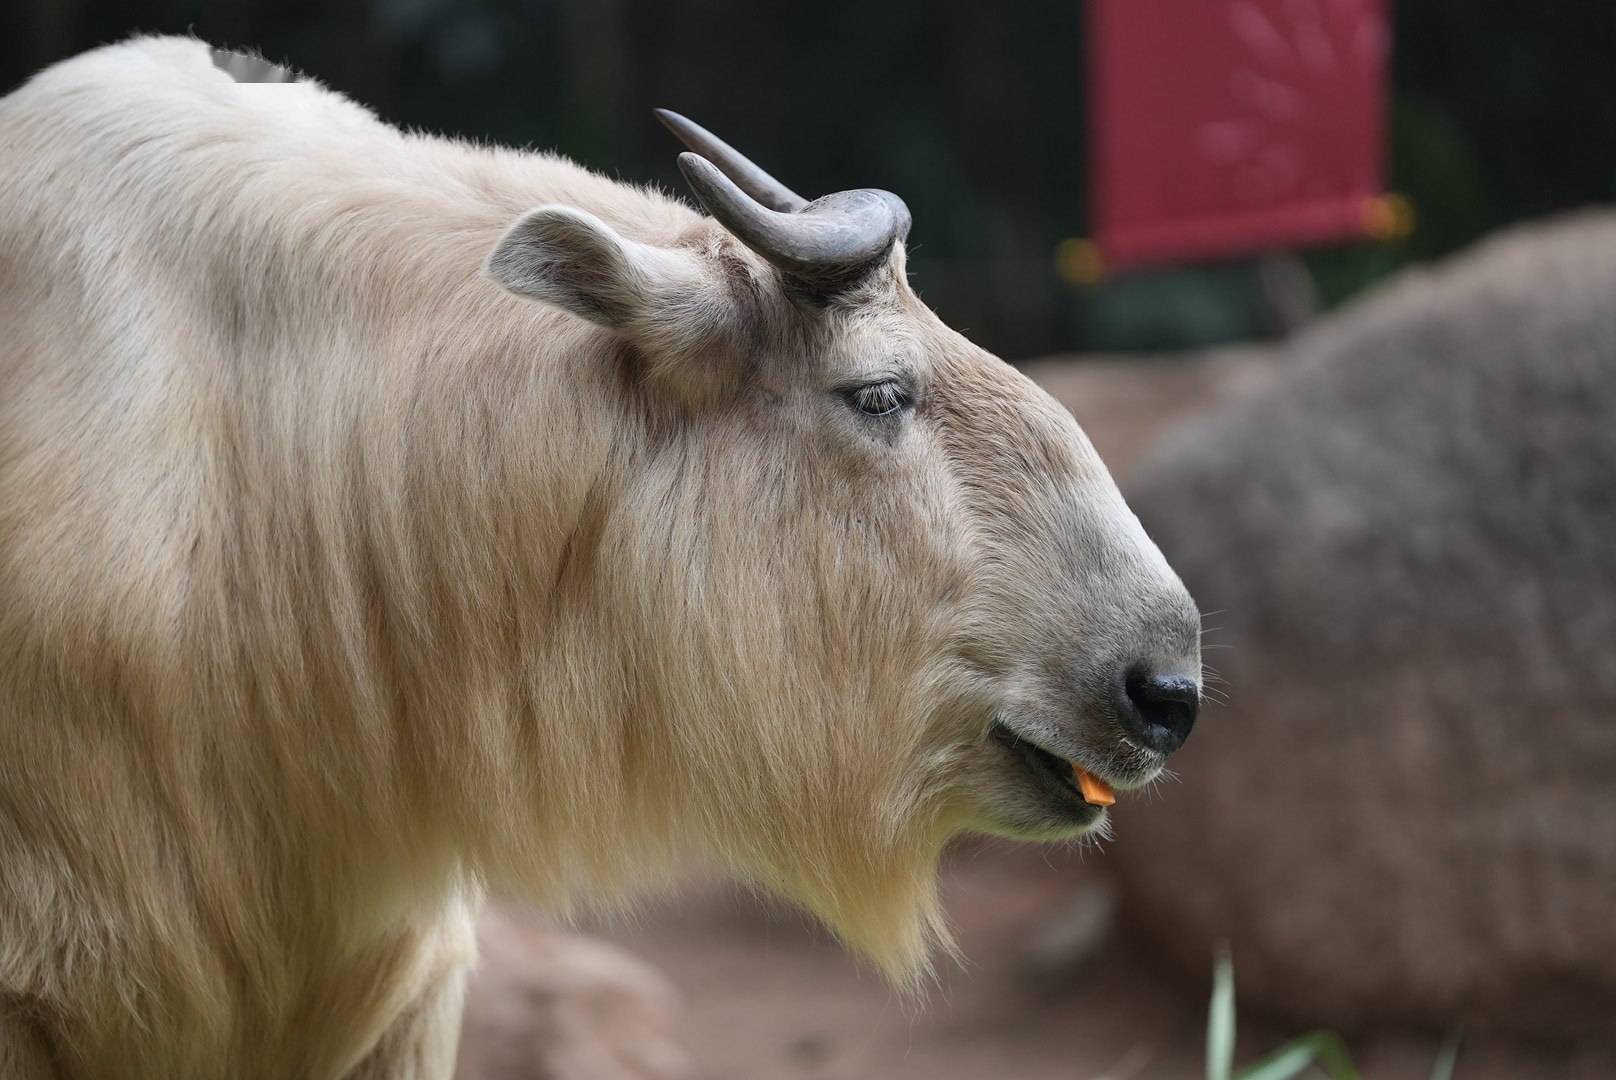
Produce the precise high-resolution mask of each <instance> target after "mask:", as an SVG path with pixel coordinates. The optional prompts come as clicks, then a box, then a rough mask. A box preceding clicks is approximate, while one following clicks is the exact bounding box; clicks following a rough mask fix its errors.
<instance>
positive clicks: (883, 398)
mask: <svg viewBox="0 0 1616 1080" xmlns="http://www.w3.org/2000/svg"><path fill="white" fill-rule="evenodd" d="M847 401H848V404H850V405H852V406H853V408H855V409H857V410H858V411H859V412H861V413H863V414H864V415H865V416H871V417H882V416H891V415H893V414H894V413H898V412H901V411H903V410H904V409H907V408H909V406H910V405H913V404H914V401H913V399H911V397H910V395H909V391H908V390H907V389H905V388H904V386H903V384H901V383H898V382H894V381H892V380H890V379H888V380H886V381H884V382H874V383H867V384H865V385H864V386H859V387H855V388H854V389H852V390H850V391H848V394H847Z"/></svg>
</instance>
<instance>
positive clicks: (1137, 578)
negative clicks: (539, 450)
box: [489, 114, 1200, 971]
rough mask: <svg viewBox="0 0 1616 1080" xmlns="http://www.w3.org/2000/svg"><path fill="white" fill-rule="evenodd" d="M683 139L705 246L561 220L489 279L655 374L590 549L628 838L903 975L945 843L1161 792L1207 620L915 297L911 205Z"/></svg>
mask: <svg viewBox="0 0 1616 1080" xmlns="http://www.w3.org/2000/svg"><path fill="white" fill-rule="evenodd" d="M664 119H665V121H666V122H667V123H668V124H669V126H670V127H672V128H673V130H674V131H675V132H676V133H677V134H678V135H679V136H680V137H681V138H682V139H683V140H684V141H685V142H686V143H687V145H689V146H691V147H692V148H693V149H694V150H696V151H699V153H686V154H684V155H682V156H681V159H680V164H681V167H682V168H683V170H684V172H685V175H686V177H687V178H688V180H689V182H690V184H691V186H692V188H693V189H694V191H695V193H696V197H697V198H698V199H699V200H700V202H701V204H702V205H703V206H704V207H705V208H706V209H707V211H708V212H709V213H710V214H711V215H712V219H713V220H706V219H703V220H696V219H692V220H691V222H690V223H689V226H688V228H687V229H686V231H685V233H684V234H683V235H681V236H679V237H677V238H675V239H673V240H671V241H670V242H667V243H663V244H659V245H655V246H653V245H652V244H649V243H646V242H643V241H642V240H638V239H633V238H630V237H628V236H625V235H622V234H621V233H620V232H618V231H616V230H613V229H612V228H611V227H609V226H608V225H606V224H605V223H604V222H602V221H601V220H599V219H597V218H595V217H593V216H591V215H589V214H586V213H583V212H581V211H579V210H576V209H570V208H564V207H541V208H539V209H536V210H534V211H531V212H530V213H529V214H527V215H526V216H525V217H523V218H522V219H521V220H520V221H518V222H517V223H516V224H515V225H514V226H512V228H511V229H510V230H509V232H508V233H507V234H506V235H505V237H504V238H503V239H502V240H501V242H500V243H499V245H498V247H497V248H496V250H495V251H494V253H493V255H492V256H491V258H490V259H489V270H490V273H491V274H492V275H493V276H494V277H495V278H496V279H498V280H499V281H500V282H501V283H502V284H504V285H505V286H506V287H507V288H509V289H511V290H512V291H514V292H517V293H520V294H523V295H526V296H530V297H533V298H536V299H539V300H543V301H547V302H549V303H552V304H557V305H560V306H561V307H563V308H566V309H567V310H569V311H571V312H572V313H573V314H575V315H577V316H579V317H581V318H583V319H586V320H589V321H591V322H593V323H595V324H597V325H598V326H600V327H601V328H602V330H603V340H609V341H611V342H613V343H615V348H616V349H617V351H618V357H619V360H620V362H621V363H622V364H623V365H624V369H625V370H626V371H628V372H629V373H630V374H631V376H632V378H629V379H625V380H623V381H622V383H621V392H622V394H623V405H622V416H623V423H624V424H625V425H626V427H625V431H626V434H625V436H624V450H623V453H622V456H621V461H620V467H619V468H618V469H617V472H616V474H615V475H614V476H613V477H612V478H610V479H609V480H605V481H602V485H601V491H602V493H603V494H602V495H601V496H600V499H599V502H598V505H597V506H595V507H594V519H593V520H592V522H591V523H590V525H589V527H588V528H587V529H586V530H584V531H585V533H586V534H587V535H586V537H585V540H584V544H585V546H586V548H587V554H586V555H584V556H579V555H577V554H576V553H575V555H574V558H579V557H582V558H586V560H587V561H588V564H589V572H588V574H587V581H588V584H587V586H586V592H587V603H588V604H590V605H593V606H594V607H595V608H596V609H598V612H597V615H596V616H593V617H598V618H601V619H604V620H606V622H607V624H608V626H609V630H608V631H607V632H606V636H607V637H609V638H611V639H612V640H614V641H616V642H618V643H619V669H618V670H614V671H613V672H612V676H611V677H612V678H613V679H614V680H615V682H614V686H613V689H612V692H613V693H616V694H619V695H621V696H622V698H623V700H624V703H625V708H626V711H627V712H628V713H629V714H631V717H630V720H629V730H628V731H627V733H626V735H625V747H626V749H625V751H624V755H623V757H624V760H622V761H620V762H616V763H613V766H612V767H613V768H616V769H621V770H622V772H623V774H624V776H625V778H626V788H627V789H628V790H629V791H631V792H632V793H633V794H632V798H633V799H635V800H637V803H638V808H637V813H640V814H641V815H644V816H647V817H650V818H652V819H654V820H655V821H657V822H666V823H667V827H668V829H669V830H670V831H675V830H693V831H694V832H696V833H698V834H699V835H700V836H701V838H702V839H703V840H704V841H705V843H706V845H707V846H708V848H709V850H712V851H715V852H717V853H718V854H719V855H720V856H721V857H723V858H725V859H727V860H729V861H730V862H731V863H732V864H733V865H735V866H736V867H738V868H739V869H741V870H742V871H743V872H745V873H746V874H748V875H750V876H751V877H752V878H753V879H754V880H760V881H762V882H763V883H765V884H767V885H769V886H771V887H774V888H776V889H778V890H780V891H782V892H784V893H786V894H788V895H789V896H791V897H793V898H795V899H797V900H799V901H802V902H804V903H806V904H807V905H808V906H809V907H811V908H812V909H814V910H815V911H816V912H818V913H819V914H820V915H822V916H823V917H824V918H826V919H827V921H829V922H830V923H831V925H832V926H833V927H834V928H835V929H836V930H838V931H839V932H840V933H841V934H842V935H843V936H844V937H846V938H848V939H849V940H850V941H851V942H852V943H854V944H855V945H857V946H859V947H861V948H862V949H864V950H865V951H866V952H868V953H870V954H871V955H873V956H874V957H875V958H876V959H877V961H879V962H880V963H882V964H883V965H884V966H886V967H888V968H889V969H891V970H897V971H902V970H907V969H911V968H912V967H913V965H914V963H915V961H916V960H917V959H918V958H919V957H920V956H921V955H923V952H924V946H925V943H926V940H927V938H928V937H929V936H932V935H933V934H934V933H936V932H937V931H938V929H939V927H938V921H937V915H936V904H935V900H934V896H933V889H934V884H933V882H934V877H935V866H936V859H937V856H938V854H939V851H940V849H941V847H942V845H943V844H944V843H945V842H946V840H947V839H948V838H949V837H951V836H953V835H956V834H958V833H961V832H979V833H991V834H995V835H1000V836H1010V837H1022V838H1030V839H1039V840H1051V839H1065V838H1073V837H1078V836H1081V835H1083V834H1084V833H1087V832H1091V831H1093V830H1096V829H1099V828H1102V827H1103V823H1104V822H1105V819H1106V810H1105V809H1104V807H1103V806H1102V805H1097V804H1096V803H1097V802H1103V801H1104V799H1103V795H1096V796H1093V797H1094V798H1095V800H1096V801H1095V802H1090V801H1087V800H1085V797H1084V795H1083V793H1082V792H1081V791H1080V789H1079V786H1078V783H1077V776H1076V774H1075V772H1074V765H1075V766H1077V767H1079V768H1080V769H1082V770H1084V771H1086V772H1087V773H1089V774H1090V775H1091V776H1093V777H1096V778H1099V779H1100V780H1102V781H1104V782H1105V783H1106V784H1109V785H1111V786H1113V787H1115V788H1118V789H1122V790H1127V789H1130V788H1135V787H1138V786H1140V785H1142V784H1145V783H1147V782H1148V781H1150V780H1151V779H1152V778H1154V777H1155V776H1156V775H1157V774H1158V773H1159V772H1160V771H1161V769H1162V766H1163V762H1164V761H1165V758H1166V755H1167V754H1168V753H1170V752H1171V751H1172V750H1174V749H1175V748H1176V747H1177V746H1178V745H1179V744H1180V743H1181V742H1182V741H1183V739H1184V737H1185V736H1186V735H1187V734H1188V732H1189V729H1190V725H1191V724H1192V722H1193V721H1194V718H1195V712H1196V706H1197V703H1198V699H1199V692H1200V662H1199V617H1198V615H1197V612H1196V609H1195V606H1194V604H1193V603H1192V602H1191V600H1190V598H1189V596H1188V594H1187V593H1186V592H1185V590H1184V588H1183V586H1182V585H1181V584H1180V583H1179V581H1178V578H1177V577H1176V576H1175V575H1174V574H1173V572H1172V570H1170V569H1169V568H1168V566H1167V564H1166V563H1165V562H1164V560H1163V558H1162V556H1161V554H1160V553H1159V552H1158V550H1157V549H1156V547H1155V545H1154V544H1153V543H1152V542H1151V541H1150V539H1149V538H1148V537H1147V536H1146V535H1145V533H1144V532H1143V530H1142V529H1141V528H1140V526H1139V523H1138V521H1137V520H1136V519H1135V518H1134V515H1133V514H1132V513H1131V512H1130V511H1129V510H1128V508H1127V506H1126V505H1125V504H1124V503H1123V500H1122V498H1121V496H1120V495H1119V494H1118V492H1117V489H1116V487H1115V485H1114V484H1113V483H1112V480H1111V478H1110V476H1109V474H1108V473H1107V472H1106V469H1105V466H1104V465H1103V464H1102V463H1101V462H1100V459H1099V457H1098V456H1097V455H1096V454H1095V452H1094V449H1093V447H1092V446H1091V445H1090V444H1089V441H1088V440H1087V438H1085V436H1084V435H1083V432H1082V431H1081V430H1080V429H1079V428H1078V426H1077V424H1076V422H1075V421H1074V420H1073V419H1072V417H1071V416H1070V415H1069V414H1068V413H1067V412H1066V411H1065V410H1064V409H1063V408H1061V407H1060V406H1059V405H1058V404H1057V403H1056V402H1054V401H1053V400H1051V399H1050V398H1049V397H1048V396H1047V395H1046V394H1045V393H1043V392H1042V391H1041V390H1040V389H1039V388H1038V387H1036V386H1035V385H1033V383H1032V382H1030V381H1029V380H1028V379H1026V378H1025V377H1024V376H1022V375H1020V374H1019V373H1018V372H1016V371H1015V370H1014V369H1012V368H1010V367H1009V366H1008V365H1006V364H1005V363H1003V362H1002V361H1000V360H998V359H997V358H995V357H993V356H991V355H989V354H988V353H986V352H984V351H983V350H981V349H979V348H977V347H976V346H974V345H972V344H971V343H970V342H969V341H967V340H965V339H964V338H963V337H961V336H960V335H959V334H957V333H955V332H954V331H952V330H950V329H949V328H948V327H946V326H944V325H943V324H942V323H941V322H940V321H939V320H938V319H937V318H936V317H935V316H934V315H933V314H932V312H931V311H930V310H928V309H927V308H926V307H925V305H923V304H922V303H921V302H920V300H919V299H918V298H917V297H916V295H915V294H914V292H913V291H911V289H910V288H909V285H908V283H907V281H906V279H905V273H904V248H903V240H904V237H905V235H906V233H907V231H908V226H909V215H908V211H907V210H906V209H905V207H904V205H903V203H902V202H901V201H900V200H899V199H898V198H897V197H896V196H894V195H892V194H890V193H888V192H883V191H872V190H860V191H850V192H842V193H839V194H835V195H830V196H826V197H825V198H822V199H818V200H815V201H813V202H808V201H806V200H804V199H802V198H801V197H799V196H797V195H795V194H793V193H791V192H790V191H789V190H787V189H786V188H784V187H783V186H782V185H780V184H779V183H778V182H777V181H775V180H773V179H772V178H770V177H769V176H767V175H766V174H765V173H763V172H762V171H761V170H759V169H758V168H757V167H756V166H755V165H753V164H752V163H751V162H749V161H747V160H746V159H745V158H743V157H741V156H740V155H739V154H737V153H736V152H735V151H734V150H732V149H731V148H729V147H728V146H726V145H725V144H723V143H722V142H720V141H718V140H717V139H716V138H714V137H713V136H712V135H711V134H709V133H708V132H706V131H704V130H702V129H701V128H698V127H696V126H695V125H694V124H691V123H690V122H689V121H687V120H684V119H683V118H681V117H677V116H673V115H671V114H668V115H665V116H664ZM1101 790H1102V791H1103V788H1102V789H1101ZM669 839H670V840H671V839H672V838H671V837H670V838H669Z"/></svg>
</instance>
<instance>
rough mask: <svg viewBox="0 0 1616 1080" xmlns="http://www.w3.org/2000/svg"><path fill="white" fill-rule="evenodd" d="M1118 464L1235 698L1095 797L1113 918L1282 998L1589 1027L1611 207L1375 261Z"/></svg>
mask: <svg viewBox="0 0 1616 1080" xmlns="http://www.w3.org/2000/svg"><path fill="white" fill-rule="evenodd" d="M1133 480H1134V482H1133V483H1132V485H1131V490H1130V493H1129V495H1130V501H1131V502H1132V503H1133V505H1134V506H1135V507H1136V509H1137V510H1138V511H1139V513H1140V515H1141V517H1142V518H1143V519H1144V521H1145V524H1146V526H1147V527H1148V528H1149V530H1150V531H1151V534H1152V535H1153V536H1155V537H1156V538H1157V540H1158V541H1159V542H1160V543H1161V545H1162V547H1163V549H1164V550H1165V551H1166V553H1167V556H1168V558H1169V560H1170V561H1171V562H1172V563H1173V565H1174V566H1175V567H1177V568H1178V569H1179V570H1180V572H1181V573H1182V574H1183V576H1184V578H1185V580H1186V582H1187V583H1188V584H1189V586H1190V588H1191V591H1192V592H1193V593H1194V594H1195V596H1196V599H1197V600H1198V601H1199V602H1200V604H1201V608H1202V610H1203V611H1206V612H1209V613H1214V614H1211V616H1210V617H1209V619H1208V623H1209V625H1211V626H1217V627H1221V629H1219V630H1216V631H1214V632H1211V633H1209V634H1208V635H1207V638H1206V641H1207V644H1208V646H1209V650H1208V652H1207V654H1206V658H1207V660H1208V661H1209V662H1210V664H1211V665H1213V666H1214V667H1216V668H1217V669H1218V670H1219V671H1221V672H1222V674H1223V676H1224V677H1225V678H1226V679H1227V682H1228V686H1227V690H1228V695H1229V698H1230V701H1229V705H1228V706H1227V707H1226V708H1216V707H1213V708H1209V709H1208V710H1207V712H1206V713H1205V714H1204V716H1203V719H1202V724H1201V727H1200V729H1199V730H1197V731H1196V733H1195V735H1194V737H1193V738H1191V740H1190V741H1189V744H1188V745H1187V746H1186V748H1185V750H1184V751H1183V753H1182V755H1181V757H1180V759H1178V760H1177V761H1175V763H1174V768H1175V769H1176V770H1177V771H1178V772H1179V773H1180V774H1181V775H1182V777H1183V781H1182V783H1181V784H1178V785H1169V786H1166V787H1164V788H1163V789H1162V791H1161V797H1160V798H1157V799H1153V800H1134V801H1129V802H1127V803H1126V804H1124V805H1123V806H1121V807H1119V808H1118V811H1119V812H1118V813H1117V815H1116V819H1117V822H1116V829H1117V837H1118V842H1117V844H1116V845H1115V846H1114V848H1113V851H1114V860H1115V864H1116V865H1117V866H1118V868H1119V870H1120V871H1121V873H1122V874H1123V876H1124V881H1125V899H1124V904H1123V908H1124V917H1125V918H1126V919H1127V920H1128V921H1129V922H1130V924H1131V925H1132V926H1133V927H1134V928H1135V929H1136V930H1137V931H1138V932H1139V933H1140V934H1141V935H1142V936H1144V937H1145V938H1147V939H1148V940H1150V941H1152V942H1154V943H1155V944H1156V945H1158V946H1159V947H1160V948H1161V949H1162V950H1164V951H1165V952H1167V953H1169V954H1170V955H1172V956H1173V957H1175V958H1176V960H1177V962H1178V963H1180V964H1182V965H1183V966H1184V967H1185V968H1186V969H1188V970H1190V971H1193V972H1195V973H1197V974H1199V975H1200V976H1201V977H1203V978H1204V976H1205V972H1206V970H1207V967H1208V962H1209V959H1210V957H1211V954H1212V948H1213V943H1214V942H1215V941H1216V940H1218V939H1224V938H1226V939H1228V940H1230V941H1231V943H1232V945H1233V948H1234V955H1235V961H1236V968H1237V971H1238V981H1239V985H1240V989H1241V991H1242V995H1243V996H1244V997H1248V998H1250V999H1253V1001H1254V1003H1257V1004H1260V1005H1266V1006H1268V1007H1270V1008H1271V1009H1274V1010H1279V1011H1281V1012H1284V1013H1287V1014H1290V1015H1291V1017H1292V1018H1304V1019H1309V1020H1315V1021H1323V1022H1328V1023H1331V1024H1335V1025H1348V1026H1351V1025H1354V1024H1358V1023H1368V1022H1377V1021H1387V1020H1393V1019H1395V1020H1396V1021H1397V1022H1399V1023H1401V1024H1406V1023H1408V1022H1411V1021H1413V1022H1416V1023H1425V1024H1428V1025H1430V1026H1433V1027H1434V1026H1446V1025H1448V1024H1450V1023H1452V1022H1454V1021H1456V1020H1470V1021H1473V1022H1475V1023H1476V1024H1478V1025H1479V1026H1481V1027H1482V1028H1484V1029H1491V1028H1494V1027H1504V1028H1509V1029H1513V1030H1516V1031H1526V1032H1530V1033H1533V1034H1539V1035H1550V1036H1555V1035H1559V1036H1586V1035H1594V1034H1596V1033H1597V1034H1603V1035H1604V1036H1606V1037H1610V1032H1611V1030H1612V1028H1611V1025H1610V1019H1611V1017H1612V1016H1616V215H1612V214H1605V213H1588V214H1584V215H1579V216H1577V217H1573V218H1570V219H1567V220H1563V221H1561V222H1558V223H1555V224H1552V225H1549V226H1546V227H1538V228H1532V229H1525V230H1521V231H1517V232H1514V233H1512V234H1509V235H1507V236H1505V237H1503V238H1501V239H1498V240H1495V241H1493V242H1490V243H1488V244H1486V245H1485V246H1483V247H1482V248H1481V249H1480V250H1478V251H1476V252H1474V253H1471V254H1467V255H1465V256H1463V257H1461V258H1458V259H1455V260H1454V261H1452V262H1451V263H1450V264H1448V265H1446V266H1444V267H1442V268H1440V269H1438V270H1436V271H1435V272H1415V273H1410V274H1406V275H1404V276H1402V277H1400V278H1398V279H1397V280H1396V281H1395V282H1394V283H1392V284H1391V285H1389V286H1388V287H1387V288H1385V289H1383V290H1381V291H1380V292H1378V293H1377V294H1376V295H1374V296H1373V297H1371V298H1370V299H1368V300H1367V301H1365V302H1363V303H1360V304H1358V305H1356V306H1355V307H1353V308H1352V309H1351V310H1349V311H1347V312H1345V313H1343V314H1341V315H1339V316H1336V317H1334V318H1332V319H1330V320H1327V321H1326V322H1325V323H1323V324H1321V325H1320V326H1319V327H1318V328H1317V329H1316V330H1314V331H1311V332H1309V333H1308V334H1306V335H1305V336H1303V337H1302V338H1300V339H1299V340H1298V341H1297V342H1296V343H1295V345H1294V348H1293V349H1292V350H1291V356H1290V357H1289V371H1288V372H1287V373H1286V374H1285V375H1283V376H1282V377H1281V378H1280V379H1279V380H1278V381H1277V382H1275V383H1273V384H1271V385H1269V386H1268V387H1266V388H1265V389H1263V390H1261V391H1259V392H1257V393H1255V394H1252V395H1249V396H1247V397H1244V398H1242V399H1239V400H1235V401H1233V402H1225V403H1224V404H1222V405H1220V406H1219V407H1217V408H1216V409H1214V410H1213V411H1212V412H1211V413H1209V414H1207V415H1205V416H1203V417H1201V418H1200V419H1198V420H1196V421H1192V422H1191V423H1189V424H1187V425H1185V426H1183V427H1181V428H1179V429H1178V430H1177V431H1176V432H1174V433H1173V434H1172V435H1169V436H1167V437H1166V438H1165V439H1164V441H1163V442H1162V443H1160V444H1158V446H1157V447H1156V449H1155V451H1154V452H1153V454H1152V455H1151V456H1150V457H1149V458H1148V459H1147V460H1146V461H1145V462H1144V463H1143V464H1142V465H1141V466H1140V468H1139V469H1138V470H1137V471H1136V472H1135V474H1134V477H1133Z"/></svg>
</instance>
